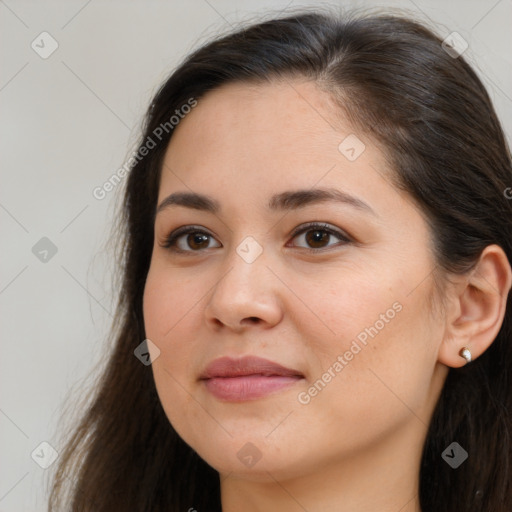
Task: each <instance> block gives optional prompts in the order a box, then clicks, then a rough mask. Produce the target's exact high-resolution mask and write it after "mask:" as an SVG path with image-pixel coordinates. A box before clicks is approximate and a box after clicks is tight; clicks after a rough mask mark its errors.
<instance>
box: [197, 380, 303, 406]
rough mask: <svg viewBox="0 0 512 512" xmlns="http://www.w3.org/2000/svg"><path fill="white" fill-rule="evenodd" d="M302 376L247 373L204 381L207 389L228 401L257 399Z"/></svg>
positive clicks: (291, 383) (285, 386)
mask: <svg viewBox="0 0 512 512" xmlns="http://www.w3.org/2000/svg"><path fill="white" fill-rule="evenodd" d="M299 380H302V377H298V376H297V377H285V376H278V375H275V376H272V377H263V376H262V375H245V376H243V377H215V378H212V379H207V380H205V381H204V383H205V386H206V389H208V391H209V392H210V393H211V394H212V395H214V396H215V397H217V398H219V399H220V400H226V401H228V402H244V401H245V400H255V399H257V398H262V397H264V396H267V395H270V394H272V393H275V392H277V391H280V390H282V389H284V388H287V387H289V386H291V385H293V384H295V383H296V382H298V381H299Z"/></svg>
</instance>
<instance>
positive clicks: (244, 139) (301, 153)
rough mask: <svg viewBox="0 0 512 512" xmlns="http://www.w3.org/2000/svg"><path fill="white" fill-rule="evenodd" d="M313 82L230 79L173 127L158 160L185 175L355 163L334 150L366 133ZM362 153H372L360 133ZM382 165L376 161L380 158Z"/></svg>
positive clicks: (310, 174) (304, 174)
mask: <svg viewBox="0 0 512 512" xmlns="http://www.w3.org/2000/svg"><path fill="white" fill-rule="evenodd" d="M356 133H357V130H355V128H353V127H352V126H351V125H350V124H349V123H348V122H347V121H345V120H344V119H343V116H342V113H341V111H340V108H339V107H337V106H336V105H335V103H334V101H333V99H332V98H331V96H330V95H329V94H328V93H326V92H325V91H322V90H321V89H319V88H318V87H317V86H316V85H315V84H314V83H313V82H308V81H302V82H300V81H288V82H274V83H264V84H247V83H233V84H227V85H224V86H222V87H220V88H218V89H215V90H213V91H210V92H209V93H207V94H206V95H205V96H204V97H202V98H200V99H199V100H198V103H197V106H196V107H195V108H194V109H193V110H192V111H191V112H190V113H189V114H187V115H186V116H184V118H183V119H182V120H181V121H180V123H179V124H178V125H177V126H176V128H175V129H174V133H173V136H172V138H171V141H170V144H169V147H168V150H167V154H166V158H165V164H164V173H163V180H164V179H165V175H166V173H165V167H167V169H169V168H170V169H172V170H173V171H174V172H175V173H176V174H178V175H180V174H181V173H186V175H187V176H188V177H189V178H190V179H194V180H195V179H196V178H200V179H208V178H209V177H212V176H215V177H216V179H217V180H222V179H224V178H226V179H234V178H236V177H238V178H241V177H242V176H245V177H247V176H246V174H247V173H250V174H251V175H252V176H253V177H254V178H255V179H258V178H259V179H261V178H266V179H270V178H272V180H278V179H279V177H282V178H283V179H286V181H289V179H290V178H291V179H296V180H302V181H303V183H302V184H303V185H307V184H308V183H310V180H311V179H314V178H315V177H316V179H319V178H320V176H321V175H322V174H325V173H326V172H328V170H329V169H330V168H332V167H333V165H338V166H339V165H342V166H346V167H352V168H355V167H356V166H357V163H356V162H350V161H349V160H347V158H346V157H344V156H343V155H342V154H341V153H340V150H339V145H340V143H341V142H342V141H343V140H344V139H345V138H347V137H348V136H352V137H353V136H358V137H359V138H360V139H365V138H366V137H365V136H364V135H362V134H360V133H357V134H356ZM365 146H366V147H365V159H366V160H367V157H368V156H370V154H371V156H372V158H373V159H374V160H379V159H380V155H379V154H378V152H377V151H376V149H375V148H374V147H373V146H372V145H371V144H370V143H369V141H368V140H365ZM380 165H381V166H382V162H380Z"/></svg>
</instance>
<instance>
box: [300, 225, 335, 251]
mask: <svg viewBox="0 0 512 512" xmlns="http://www.w3.org/2000/svg"><path fill="white" fill-rule="evenodd" d="M331 236H332V235H331V234H330V233H327V231H322V230H321V229H315V230H309V231H307V232H306V242H307V243H308V244H309V245H310V246H311V247H313V248H314V249H319V248H322V247H325V246H326V245H327V243H328V242H329V239H330V238H331Z"/></svg>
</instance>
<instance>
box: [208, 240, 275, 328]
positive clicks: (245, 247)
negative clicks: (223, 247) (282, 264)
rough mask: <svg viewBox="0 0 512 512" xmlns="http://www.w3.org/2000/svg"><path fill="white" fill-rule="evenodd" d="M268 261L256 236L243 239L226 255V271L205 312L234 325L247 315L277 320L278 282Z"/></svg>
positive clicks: (266, 254) (254, 317)
mask: <svg viewBox="0 0 512 512" xmlns="http://www.w3.org/2000/svg"><path fill="white" fill-rule="evenodd" d="M267 264H268V253H267V251H265V250H264V248H263V245H262V244H260V243H259V242H258V241H257V240H256V238H255V237H253V236H246V237H245V238H244V239H242V241H241V242H240V243H239V244H238V245H236V246H234V247H233V248H232V249H231V251H230V254H229V256H228V257H227V258H226V261H225V265H226V266H225V268H226V271H225V272H223V277H222V278H221V279H220V280H219V281H218V282H217V284H216V285H215V286H214V288H213V290H212V294H211V296H210V300H209V302H208V305H207V308H206V315H207V316H209V317H210V318H214V319H216V320H217V321H220V322H221V323H222V324H225V325H229V326H231V327H236V326H239V325H241V323H242V322H243V320H244V319H248V318H250V319H251V320H254V319H256V318H257V319H259V320H260V321H263V322H267V323H275V322H276V321H278V319H279V318H280V315H281V313H280V306H279V301H278V297H277V290H276V288H275V287H276V283H275V282H273V280H272V273H271V272H270V271H269V269H268V268H267Z"/></svg>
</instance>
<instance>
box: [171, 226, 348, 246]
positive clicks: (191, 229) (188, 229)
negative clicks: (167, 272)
mask: <svg viewBox="0 0 512 512" xmlns="http://www.w3.org/2000/svg"><path fill="white" fill-rule="evenodd" d="M308 231H325V232H326V233H328V234H329V235H333V236H335V237H337V238H338V239H339V240H340V241H341V242H344V243H346V244H348V243H351V242H352V240H351V239H350V238H349V237H348V236H347V235H346V234H344V233H343V232H341V231H338V230H335V229H333V228H331V227H330V226H329V225H328V224H322V223H318V222H310V223H307V224H303V225H302V226H299V227H298V228H297V229H295V230H294V231H293V233H292V235H291V238H292V239H294V238H296V237H297V236H298V235H301V234H303V233H307V232H308ZM190 233H200V234H203V235H206V236H209V237H212V238H213V235H211V234H210V233H208V232H207V231H204V230H203V229H202V228H200V227H199V226H185V227H183V228H179V229H177V230H176V231H174V232H172V233H170V234H169V235H168V236H167V237H166V238H165V240H164V243H163V244H162V245H161V247H163V248H165V249H169V250H170V251H172V252H176V253H181V254H186V253H192V254H194V253H200V252H203V251H204V249H202V250H201V249H200V250H186V251H185V250H183V249H179V248H177V247H176V242H177V240H178V239H179V238H180V237H181V236H183V235H188V234H190ZM337 246H338V244H336V245H333V246H327V247H324V248H320V249H315V248H312V247H299V249H306V250H307V251H311V252H322V251H327V250H329V249H330V248H332V247H337Z"/></svg>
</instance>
